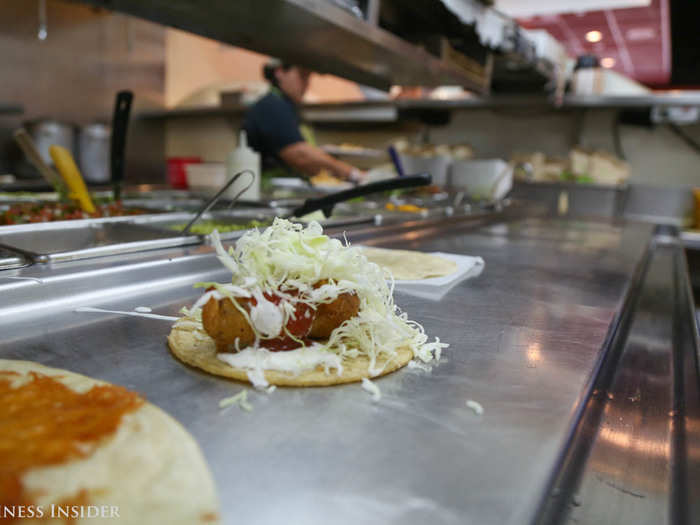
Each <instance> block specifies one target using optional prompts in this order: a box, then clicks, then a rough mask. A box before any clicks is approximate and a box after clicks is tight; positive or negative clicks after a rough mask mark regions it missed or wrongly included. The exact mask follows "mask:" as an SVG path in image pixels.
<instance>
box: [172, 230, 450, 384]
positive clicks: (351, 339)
mask: <svg viewBox="0 0 700 525" xmlns="http://www.w3.org/2000/svg"><path fill="white" fill-rule="evenodd" d="M212 241H213V243H214V245H215V248H216V253H217V256H218V258H219V260H220V261H221V262H222V264H223V265H224V266H226V267H227V268H228V269H229V270H230V271H231V273H232V279H231V282H230V283H224V284H220V283H213V282H206V283H198V284H197V285H196V286H198V287H201V288H205V289H206V291H205V293H204V294H203V295H202V296H201V297H200V298H199V300H198V301H197V302H196V303H195V304H194V305H193V306H192V307H191V308H189V309H188V308H185V309H183V313H184V316H183V318H182V319H180V320H179V321H177V322H176V323H175V325H174V326H173V329H172V331H171V333H170V335H169V337H168V343H169V346H170V349H171V351H172V353H173V354H174V355H175V356H176V357H177V358H179V359H180V360H182V361H183V362H185V363H187V364H189V365H192V366H196V367H198V368H201V369H203V370H205V371H207V372H210V373H212V374H216V375H220V376H225V377H231V378H234V379H239V380H243V381H246V380H247V381H250V382H251V383H253V384H254V385H255V386H257V387H265V386H268V385H269V384H273V385H284V386H325V385H335V384H340V383H348V382H354V381H360V380H362V379H363V378H371V377H377V376H381V375H384V374H388V373H390V372H393V371H394V370H396V369H398V368H400V367H402V366H404V365H406V364H407V363H408V362H409V361H411V360H412V359H417V360H420V361H423V362H429V361H432V360H434V359H439V357H440V352H441V350H442V348H444V347H446V346H447V345H446V344H444V343H441V342H440V341H439V339H435V341H432V342H428V337H427V335H426V334H425V332H424V331H423V328H422V327H421V326H420V325H419V324H418V323H416V322H413V321H410V320H409V319H408V317H407V315H406V314H405V313H401V312H400V310H399V308H398V307H397V306H396V304H395V303H394V298H393V286H392V279H391V276H390V275H388V274H387V273H386V272H385V271H384V270H383V269H382V268H381V267H379V266H378V265H376V264H374V263H371V262H369V261H368V260H367V258H366V257H365V256H364V255H363V254H362V251H361V249H359V248H355V247H351V246H349V245H348V244H347V243H345V244H344V243H342V242H341V241H340V240H338V239H333V238H329V237H328V236H326V235H324V234H323V230H322V228H321V226H320V225H319V224H318V223H317V222H311V223H310V224H309V225H308V226H306V227H304V226H302V225H300V224H295V223H292V222H289V221H287V220H284V219H279V218H278V219H275V221H274V223H273V224H272V225H271V226H270V227H269V228H267V229H265V230H264V231H258V230H252V231H250V232H248V233H246V234H245V235H244V236H243V237H241V238H240V239H239V240H238V242H237V243H236V246H235V249H234V248H230V249H229V251H228V252H227V251H226V250H225V249H224V247H223V246H222V244H221V242H220V239H219V237H218V234H217V233H214V234H213V235H212Z"/></svg>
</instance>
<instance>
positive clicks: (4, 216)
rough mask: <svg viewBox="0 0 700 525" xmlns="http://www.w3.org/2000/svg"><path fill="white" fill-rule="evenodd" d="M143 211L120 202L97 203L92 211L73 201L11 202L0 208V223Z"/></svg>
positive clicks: (88, 217) (81, 217)
mask: <svg viewBox="0 0 700 525" xmlns="http://www.w3.org/2000/svg"><path fill="white" fill-rule="evenodd" d="M143 213H145V212H144V210H140V209H135V208H125V207H124V206H122V203H121V202H112V203H109V204H103V205H99V206H98V207H97V210H96V211H95V212H94V213H88V212H85V211H83V210H81V209H80V206H78V205H77V204H75V203H63V202H24V203H20V204H13V205H11V206H9V207H8V208H6V209H2V208H0V225H4V226H7V225H11V224H28V223H33V222H51V221H69V220H74V219H94V218H99V217H122V216H124V215H140V214H143Z"/></svg>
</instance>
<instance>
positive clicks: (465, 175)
mask: <svg viewBox="0 0 700 525" xmlns="http://www.w3.org/2000/svg"><path fill="white" fill-rule="evenodd" d="M450 185H451V187H452V188H454V189H460V190H464V191H465V192H466V193H467V195H469V197H471V198H472V199H476V200H489V201H498V200H501V199H503V198H504V197H505V196H506V195H507V194H508V192H509V191H510V190H511V189H512V188H513V168H512V167H511V166H510V165H509V164H508V163H507V162H506V161H504V160H501V159H483V160H463V161H457V162H454V163H453V164H452V168H451V172H450Z"/></svg>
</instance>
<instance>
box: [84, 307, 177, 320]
mask: <svg viewBox="0 0 700 525" xmlns="http://www.w3.org/2000/svg"><path fill="white" fill-rule="evenodd" d="M74 311H75V312H94V313H101V314H119V315H133V316H134V317H148V318H149V319H161V320H163V321H170V322H172V321H179V320H180V318H179V317H170V316H168V315H156V314H142V313H138V312H122V311H120V310H103V309H102V308H92V307H90V306H81V307H80V308H76V309H75V310H74Z"/></svg>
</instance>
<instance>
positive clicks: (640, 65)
mask: <svg viewBox="0 0 700 525" xmlns="http://www.w3.org/2000/svg"><path fill="white" fill-rule="evenodd" d="M670 1H671V0H651V2H650V4H649V5H648V6H647V7H629V8H625V9H607V10H602V11H587V12H585V13H563V14H556V15H549V16H533V17H531V18H521V19H518V22H519V23H520V24H521V25H522V26H523V27H525V28H527V29H545V30H546V31H547V32H548V33H549V34H550V35H552V36H553V37H554V38H556V39H557V40H559V41H560V42H561V43H562V44H563V45H564V47H566V50H567V52H568V53H569V55H570V56H571V57H572V58H576V57H577V56H579V55H596V56H597V57H598V58H599V59H603V58H608V59H609V60H607V61H606V62H608V63H611V64H612V69H614V70H615V71H618V72H619V73H622V74H623V75H627V76H629V77H631V78H633V79H635V80H637V81H638V82H641V83H643V84H647V85H649V86H665V85H668V83H669V82H670V81H671V22H670V14H669V5H670ZM589 31H600V33H601V36H602V38H601V39H600V41H599V42H588V41H587V40H586V33H588V32H589ZM602 65H605V64H602Z"/></svg>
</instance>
